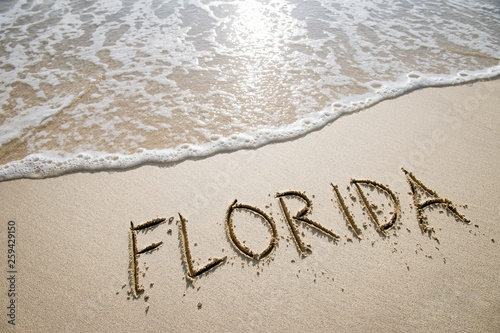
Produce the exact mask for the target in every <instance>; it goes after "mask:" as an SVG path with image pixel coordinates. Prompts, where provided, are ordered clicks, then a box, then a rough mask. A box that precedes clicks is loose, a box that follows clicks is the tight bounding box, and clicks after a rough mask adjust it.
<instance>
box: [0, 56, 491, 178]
mask: <svg viewBox="0 0 500 333" xmlns="http://www.w3.org/2000/svg"><path fill="white" fill-rule="evenodd" d="M497 67H498V66H494V67H491V68H489V69H488V70H487V72H486V73H482V74H481V75H479V74H478V75H479V77H478V78H476V79H473V80H471V81H463V82H460V83H456V82H455V83H442V82H440V81H438V82H430V81H432V80H433V78H432V77H430V78H428V77H423V78H422V77H420V76H418V75H417V77H418V79H417V80H414V82H413V83H411V82H410V81H408V82H407V83H406V84H407V87H404V86H403V85H401V83H399V85H398V84H397V83H395V88H394V87H391V86H388V87H387V92H386V93H385V96H378V97H372V98H369V99H368V100H365V101H360V102H353V103H354V104H353V103H348V104H342V103H335V104H339V105H342V107H341V109H342V110H331V108H327V109H324V110H322V111H321V112H317V113H314V114H311V115H310V116H309V117H306V118H303V119H301V120H299V121H296V122H294V123H293V124H289V125H286V126H285V127H283V128H280V129H265V128H264V129H261V130H255V131H254V132H250V133H243V134H241V133H240V134H235V135H232V137H238V139H239V140H243V139H246V141H247V144H243V146H241V147H236V148H234V147H233V145H235V143H234V142H231V140H230V139H229V138H228V137H223V138H219V139H222V141H223V143H220V142H210V143H208V144H207V143H205V144H204V145H201V146H200V145H192V144H188V143H186V144H183V145H181V146H178V147H176V148H169V149H167V150H161V149H154V150H145V151H144V152H141V153H134V154H131V155H123V154H121V153H101V152H97V153H95V152H91V153H88V152H83V153H78V154H74V155H72V156H68V157H64V158H61V157H59V156H56V155H57V154H50V153H49V154H48V155H46V154H39V153H32V154H29V155H27V156H26V157H24V158H23V159H21V160H15V161H10V162H8V163H6V164H3V165H0V167H1V168H0V182H2V181H10V180H15V179H46V178H53V177H59V176H64V175H66V174H71V173H81V172H91V173H92V172H113V171H127V170H131V169H134V168H138V167H141V166H147V165H152V166H159V167H171V166H175V165H176V164H178V163H182V162H184V161H186V160H200V159H205V158H211V157H212V156H215V155H217V154H226V153H233V152H236V151H239V150H249V149H250V150H254V149H259V148H262V147H264V146H267V145H270V144H280V143H284V142H287V141H294V140H299V139H301V138H302V137H304V136H307V135H309V134H310V133H313V132H317V131H321V130H322V129H323V128H324V127H326V126H330V125H331V124H333V123H334V122H335V121H337V120H338V119H339V118H342V117H344V116H349V115H351V114H353V113H358V112H365V111H367V110H368V109H371V108H373V107H375V106H376V105H378V104H380V103H383V102H384V101H389V100H393V99H396V98H400V97H402V96H405V95H407V94H411V93H413V92H415V91H419V90H422V89H428V88H446V87H455V86H461V85H471V84H474V83H476V82H489V81H495V80H498V79H500V75H499V74H496V75H494V76H491V73H489V72H495V68H497ZM497 72H498V71H497ZM488 73H489V74H488ZM410 75H411V73H410V74H409V77H410ZM419 80H422V81H423V82H425V83H426V85H425V86H421V85H422V82H421V81H419ZM456 80H458V81H460V80H465V79H464V78H462V77H460V75H458V77H457V78H455V81H456ZM445 81H446V80H445ZM446 82H447V81H446ZM408 85H409V87H408ZM401 91H402V92H401ZM360 105H361V107H360ZM337 109H338V107H337ZM308 118H310V119H309V120H306V119H308ZM320 118H321V119H320ZM311 120H313V125H312V126H313V128H312V129H305V128H304V127H303V125H300V124H303V123H308V122H309V121H311ZM314 121H315V122H319V124H314ZM301 126H302V127H301ZM273 131H278V133H279V135H283V133H285V136H290V135H291V134H290V133H291V132H298V133H299V134H293V135H292V136H291V137H287V138H284V139H276V138H272V139H271V138H269V132H273ZM273 135H276V133H274V134H273ZM217 136H218V135H217ZM250 138H251V139H250ZM249 140H250V141H257V142H256V143H253V144H250V143H248V142H249ZM7 144H8V143H7ZM220 144H223V145H224V146H225V148H220V147H219V148H217V145H220ZM236 146H238V144H236ZM181 147H185V148H184V149H183V150H182V149H181ZM10 149H12V148H10ZM193 149H194V150H195V152H194V153H193V151H192V150H193ZM8 151H9V149H7V153H8ZM199 151H202V152H203V153H202V154H201V155H195V156H193V154H200V153H199ZM171 155H174V157H172V156H171ZM178 155H181V157H178ZM138 156H141V157H138ZM103 163H104V164H103ZM60 165H63V166H62V167H61V166H60ZM9 169H10V170H9ZM8 173H11V175H9V176H7V174H8ZM12 173H14V174H13V175H12Z"/></svg>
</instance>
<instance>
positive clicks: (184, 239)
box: [129, 169, 470, 296]
mask: <svg viewBox="0 0 500 333" xmlns="http://www.w3.org/2000/svg"><path fill="white" fill-rule="evenodd" d="M402 170H403V173H404V174H405V176H406V179H407V181H408V184H409V186H410V190H411V194H412V196H413V204H414V207H415V210H416V216H417V221H418V224H419V226H420V229H421V230H422V232H423V233H428V234H429V236H431V234H432V233H433V232H434V229H433V228H432V227H430V226H429V223H428V220H427V217H426V215H425V214H424V211H425V210H426V209H427V208H429V207H432V206H436V205H439V206H441V207H444V208H445V209H446V210H448V211H449V212H450V213H452V214H453V215H454V216H455V217H456V218H457V220H459V221H462V222H464V223H467V224H469V223H470V221H469V220H467V219H466V218H465V217H464V216H463V215H461V214H460V213H459V212H458V211H457V209H456V208H455V206H454V204H453V203H452V202H451V201H450V200H448V199H443V198H441V197H439V196H438V194H437V193H436V192H434V191H433V190H431V189H429V188H428V187H426V186H425V185H424V184H423V183H422V182H421V181H420V180H418V179H417V178H416V177H415V176H414V175H413V174H412V173H411V172H408V171H406V170H405V169H402ZM351 185H353V186H354V187H355V188H356V192H357V194H358V196H359V198H360V200H359V201H358V202H359V204H362V205H363V208H364V209H365V211H366V212H367V213H368V216H369V218H370V219H371V221H372V222H373V224H374V225H375V227H376V230H377V231H378V232H379V233H380V234H381V235H382V236H387V235H388V232H389V230H391V229H392V228H393V227H394V226H395V224H396V223H397V221H398V219H399V217H400V215H401V207H400V204H399V199H398V197H397V195H396V194H395V193H394V192H392V191H391V190H390V189H389V187H388V186H385V185H382V184H379V183H377V182H375V181H372V180H355V179H352V180H351ZM331 186H332V188H333V192H334V196H335V198H336V201H337V203H338V206H339V208H340V210H341V212H342V214H343V216H344V218H345V220H346V223H347V225H348V227H349V228H350V229H351V230H352V232H353V234H354V235H355V236H356V237H357V238H359V239H362V238H363V233H362V231H361V229H360V228H359V227H358V225H357V223H356V221H355V219H354V217H353V215H352V214H351V212H350V211H349V208H348V207H347V205H346V203H345V201H344V199H343V198H342V195H341V193H340V190H339V189H338V187H337V186H336V185H334V184H331ZM367 188H371V189H372V190H373V189H374V190H377V191H378V192H379V193H382V194H383V195H385V196H386V197H387V198H388V199H389V200H390V202H391V205H392V206H393V208H394V209H393V210H394V211H393V212H391V216H390V217H388V218H387V219H386V223H382V222H383V221H381V219H380V217H378V216H377V215H378V214H377V212H376V211H374V208H375V205H374V204H372V203H371V202H370V201H369V199H368V198H367V194H366V192H365V191H366V189H367ZM286 197H294V198H296V199H298V200H299V201H301V202H303V204H304V207H303V208H302V209H301V210H300V211H298V212H297V213H296V214H291V213H290V210H289V208H288V207H287V204H286V202H285V200H284V198H286ZM276 198H277V199H278V201H279V204H280V207H281V210H282V212H283V217H284V220H285V222H286V224H287V225H288V228H289V231H290V233H291V235H292V238H293V240H294V242H295V245H296V247H297V251H298V252H299V254H300V256H306V255H307V253H308V252H310V248H309V246H308V245H306V244H304V242H303V240H302V239H301V235H300V233H299V232H298V230H297V224H299V223H303V224H305V225H307V226H310V227H312V228H314V229H315V230H317V231H318V232H319V233H322V234H324V235H326V236H327V237H329V238H331V239H332V240H333V241H336V240H338V239H339V236H337V235H336V234H335V233H334V232H333V231H331V230H329V229H327V228H325V227H323V226H322V225H321V224H319V223H318V222H315V221H313V220H311V219H310V218H308V214H309V213H310V212H311V210H312V201H311V200H310V199H309V198H308V197H307V196H306V195H305V194H304V193H302V192H298V191H288V192H283V193H278V194H276ZM241 211H247V212H248V213H250V214H253V215H255V216H256V217H258V218H260V219H262V220H263V221H264V222H265V224H266V225H267V227H268V229H269V232H270V234H271V237H270V240H269V243H268V245H267V247H266V248H265V249H264V250H262V251H261V252H258V251H256V250H254V249H251V248H249V247H248V246H246V245H245V244H244V243H245V242H244V241H241V240H240V239H239V238H238V237H237V236H236V234H235V232H234V223H233V220H234V218H235V214H237V213H238V212H241ZM173 219H174V218H173V217H171V218H170V219H169V223H171V222H172V220H173ZM166 221H167V220H166V219H165V218H156V219H153V220H151V221H148V222H146V223H143V224H140V225H137V226H135V225H134V224H133V223H132V222H130V267H129V269H130V280H131V285H132V290H133V293H134V295H135V296H138V295H140V294H141V293H142V292H143V291H144V289H143V287H142V286H141V284H140V283H139V267H138V266H139V265H138V258H139V256H140V255H141V254H145V253H149V252H151V251H153V250H155V249H158V248H159V247H160V246H161V245H162V244H163V242H158V243H152V244H150V245H148V246H146V247H145V248H143V249H140V250H139V249H138V245H137V234H138V232H139V231H146V230H150V229H153V228H155V227H157V226H158V225H160V224H162V223H165V222H166ZM186 222H187V220H186V219H185V218H184V217H183V216H182V215H181V214H180V213H179V223H178V225H179V237H180V240H181V243H182V255H183V259H184V260H183V261H184V265H185V268H186V274H187V278H188V279H189V280H190V281H192V280H194V279H195V278H197V277H199V276H200V275H202V274H204V273H206V272H208V271H209V270H211V269H213V268H215V267H217V266H219V265H221V264H223V263H224V262H225V261H226V258H227V257H223V258H217V259H211V261H210V262H209V263H208V264H206V265H205V266H203V267H201V268H198V269H196V268H195V267H194V266H193V259H192V257H191V250H190V246H189V239H188V234H187V228H186ZM225 226H226V231H227V234H228V238H229V239H230V243H231V244H232V245H233V246H234V248H235V249H236V251H237V252H239V253H240V254H241V255H243V256H245V257H247V258H249V259H251V260H256V261H259V260H263V259H265V258H266V257H268V256H269V255H270V254H271V253H272V252H273V250H274V249H275V248H276V246H277V244H278V232H277V228H276V224H275V222H274V221H273V219H272V218H271V217H270V216H269V215H268V214H266V213H265V212H264V211H263V210H261V209H259V208H257V207H254V206H251V205H248V204H242V203H239V202H238V201H237V200H234V201H233V203H232V204H230V205H229V207H228V209H227V213H226V219H225Z"/></svg>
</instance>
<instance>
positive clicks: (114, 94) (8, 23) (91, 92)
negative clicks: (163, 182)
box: [0, 0, 500, 179]
mask: <svg viewBox="0 0 500 333" xmlns="http://www.w3.org/2000/svg"><path fill="white" fill-rule="evenodd" d="M0 31H1V32H0V73H1V75H0V77H1V79H0V80H1V81H0V82H1V85H0V103H1V109H2V111H1V115H0V145H1V146H0V165H2V166H0V179H11V178H17V177H45V176H53V175H57V174H61V173H65V172H68V171H74V170H95V169H105V168H123V167H130V166H133V165H137V164H141V163H144V162H157V163H168V162H173V161H179V160H182V159H185V158H188V157H190V156H203V155H207V154H211V153H214V152H218V151H223V150H234V149H239V148H243V147H257V146H261V145H263V144H265V143H268V142H272V141H277V140H286V139H289V138H292V137H296V136H298V135H301V134H304V133H307V132H309V131H311V130H313V129H317V128H319V127H321V126H323V125H324V124H326V123H328V122H330V121H333V120H334V119H336V118H337V117H338V116H340V115H341V114H344V113H347V112H352V111H354V110H359V109H362V108H364V107H366V106H369V105H371V104H373V103H375V102H377V101H380V100H383V99H385V98H388V97H394V96H397V95H400V94H402V93H404V92H406V91H409V90H411V89H415V88H419V87H425V86H433V85H443V84H458V83H461V82H466V81H470V80H474V79H477V78H487V77H493V76H496V75H498V74H500V66H499V61H498V58H500V5H499V4H498V1H487V0H480V1H466V0H452V1H447V2H446V3H443V1H416V0H415V1H413V0H408V1H403V0H401V1H395V0H390V1H387V0H384V1H378V0H372V1H360V0H356V1H350V0H345V1H341V0H337V1H326V0H311V1H309V0H267V1H266V0H262V1H257V0H245V1H234V0H233V1H231V0H221V1H207V0H205V1H203V0H200V1H187V0H186V1H181V0H178V1H157V0H153V1H129V0H124V1H116V0H113V1H111V0H108V1H85V0H74V1H70V0H52V1H48V0H47V1H43V0H41V1H3V2H1V3H0Z"/></svg>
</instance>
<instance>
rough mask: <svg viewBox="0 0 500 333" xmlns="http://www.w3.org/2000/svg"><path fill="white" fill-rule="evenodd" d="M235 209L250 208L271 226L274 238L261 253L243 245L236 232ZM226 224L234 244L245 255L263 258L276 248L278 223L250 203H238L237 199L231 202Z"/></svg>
mask: <svg viewBox="0 0 500 333" xmlns="http://www.w3.org/2000/svg"><path fill="white" fill-rule="evenodd" d="M235 209H244V210H248V211H250V212H252V213H253V214H255V215H257V216H259V217H260V218H262V219H263V220H265V221H266V222H267V225H268V226H269V228H270V231H271V233H272V238H271V241H270V242H269V245H268V246H267V247H266V248H265V249H264V251H262V252H261V253H255V252H254V251H252V250H251V249H249V248H248V247H246V246H245V245H243V244H242V243H241V242H240V241H239V240H238V238H237V237H236V235H235V234H234V227H233V214H234V211H235ZM226 225H227V232H228V234H229V238H230V239H231V241H232V242H233V244H234V246H236V248H238V250H240V251H241V252H242V253H243V254H244V255H245V256H247V257H249V258H251V259H255V260H261V259H263V258H265V257H267V256H268V255H269V254H271V252H272V251H273V250H274V248H275V247H276V244H277V242H278V231H277V230H276V224H274V221H273V220H272V219H271V218H270V217H269V216H267V215H266V213H264V212H263V211H261V210H260V209H258V208H256V207H253V206H250V205H245V204H240V203H237V200H234V202H233V203H232V204H231V206H229V208H228V210H227V216H226Z"/></svg>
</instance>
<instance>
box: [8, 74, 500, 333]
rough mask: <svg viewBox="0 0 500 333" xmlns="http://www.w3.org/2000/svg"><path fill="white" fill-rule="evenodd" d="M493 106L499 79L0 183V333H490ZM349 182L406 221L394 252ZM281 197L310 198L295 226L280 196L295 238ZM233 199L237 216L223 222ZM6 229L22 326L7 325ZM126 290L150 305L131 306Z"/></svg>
mask: <svg viewBox="0 0 500 333" xmlns="http://www.w3.org/2000/svg"><path fill="white" fill-rule="evenodd" d="M499 105H500V80H493V81H487V82H476V83H474V84H469V85H462V86H456V87H444V88H426V89H422V90H418V91H414V92H412V93H409V94H406V95H404V96H402V97H399V98H396V99H393V100H388V101H384V102H382V103H379V104H378V105H376V106H374V107H371V108H370V109H367V110H364V111H361V112H358V113H355V114H352V115H348V116H344V117H342V118H340V119H338V120H337V121H335V122H333V123H332V124H330V125H329V126H326V127H325V128H323V129H321V130H319V131H316V132H313V133H310V134H309V135H306V136H304V137H301V138H299V139H297V140H293V141H288V142H282V143H277V144H271V145H267V146H265V147H262V148H259V149H256V150H243V151H237V152H232V153H223V154H218V155H215V156H210V157H208V158H202V159H198V160H188V161H184V162H182V163H178V164H176V165H172V166H154V165H150V166H142V167H138V168H135V169H132V170H126V171H110V172H95V173H90V172H84V173H74V174H69V175H65V176H60V177H55V178H50V179H43V180H29V179H20V180H14V181H7V182H2V183H0V207H1V210H0V220H1V226H0V251H1V252H2V253H3V254H2V258H3V259H2V261H1V264H0V268H1V270H2V276H3V278H2V279H1V281H2V282H1V283H0V288H1V290H2V295H3V296H2V298H1V300H2V301H1V305H2V307H1V308H2V309H3V310H2V312H3V314H2V316H1V318H2V319H1V321H0V330H1V331H2V332H3V331H18V332H89V331H93V332H124V331H131V332H147V331H150V332H158V331H163V332H167V331H168V332H193V331H208V332H243V331H245V332H262V331H276V332H288V331H301V330H304V331H311V332H312V331H314V332H326V331H330V332H333V331H335V332H367V331H386V332H410V331H414V332H416V331H419V332H421V331H425V332H445V331H446V332H451V331H469V332H471V331H474V332H498V331H499V330H500V315H499V314H500V288H499V287H500V277H499V274H498V273H499V269H498V267H500V251H499V245H500V223H499V222H500V221H499V217H500V208H499V205H498V202H499V201H500V192H499V191H498V188H499V186H500V173H499V167H500V163H499V162H500V140H499V138H500V137H499V136H500V116H499V113H498V112H499ZM401 168H404V169H405V170H407V171H408V172H411V173H412V174H413V175H414V177H415V178H416V179H418V180H419V181H420V182H421V184H423V185H424V186H426V187H427V188H428V189H429V190H432V191H434V192H433V193H434V194H436V195H437V196H435V195H424V194H423V192H424V191H422V188H420V189H418V188H417V187H416V188H415V190H416V191H417V194H420V196H417V202H416V203H415V202H414V199H413V196H412V194H411V188H410V185H409V183H408V181H407V176H406V175H405V173H404V172H403V171H402V170H401ZM351 179H356V180H370V181H373V182H376V183H377V184H380V185H385V186H386V187H387V188H388V189H390V191H392V192H393V193H394V194H395V196H396V198H397V200H398V205H399V210H400V216H399V217H398V218H397V220H396V221H395V223H394V226H393V227H392V228H390V229H388V230H386V231H385V233H386V234H387V236H384V235H383V234H382V232H381V230H380V229H379V231H377V230H376V225H375V224H374V223H373V221H372V220H371V218H370V212H369V210H368V209H366V208H363V207H364V200H363V199H362V198H361V197H360V195H359V193H358V190H357V186H356V185H355V184H351V183H350V182H351ZM332 185H335V186H337V187H338V192H339V193H340V195H341V197H342V200H343V202H344V206H345V207H346V209H347V210H348V213H349V214H350V216H351V218H352V220H353V221H354V223H355V224H356V227H357V228H358V229H359V230H358V231H359V232H360V233H359V234H358V233H357V232H356V230H355V229H354V228H353V227H352V226H351V223H350V222H349V221H348V220H347V219H346V217H345V216H346V214H345V213H344V212H343V211H342V210H341V206H342V205H341V204H340V202H339V200H338V198H337V195H336V193H335V191H334V188H333V187H332ZM359 186H360V187H361V188H362V191H363V193H364V194H365V199H366V200H367V201H368V202H369V203H370V204H373V205H376V207H374V206H373V207H372V206H370V207H371V209H372V214H375V215H376V216H377V218H378V220H379V224H380V225H384V224H387V223H390V222H391V218H392V216H393V214H394V212H395V211H396V209H395V208H396V207H395V205H396V204H395V203H394V202H393V200H392V198H391V196H390V195H389V194H387V193H385V192H383V191H378V190H377V189H375V188H374V187H370V186H369V185H367V184H366V183H365V184H363V183H361V184H359ZM287 191H296V192H300V193H301V194H302V195H303V196H305V198H307V199H308V200H310V202H309V204H310V207H309V208H307V209H305V210H304V209H303V208H304V207H306V206H307V202H306V200H305V199H303V198H301V197H299V196H298V195H296V196H293V195H288V196H284V197H281V199H282V201H283V202H284V204H285V206H286V207H287V210H288V213H289V217H290V220H291V224H292V228H291V227H290V226H289V224H288V222H287V219H286V218H285V214H284V210H283V209H282V207H281V203H280V198H277V197H276V196H277V194H279V193H283V192H287ZM436 197H439V198H441V199H447V200H449V201H446V202H445V203H446V204H445V205H443V204H441V205H430V206H428V207H423V208H422V209H421V214H422V216H423V217H424V218H425V221H424V222H425V225H426V227H428V228H432V229H433V230H434V232H430V233H424V232H422V228H421V226H420V225H419V222H418V219H417V213H416V211H417V210H416V207H417V206H416V204H417V205H422V206H425V205H423V204H424V203H425V202H427V201H428V200H431V199H433V198H434V199H435V198H436ZM234 200H237V203H238V204H241V205H246V206H245V207H247V206H248V207H247V209H244V208H235V207H233V208H234V209H233V211H232V212H230V211H229V208H230V207H231V205H232V204H233V202H234ZM446 205H448V206H446ZM451 206H453V207H454V208H456V210H457V212H458V213H460V214H462V215H463V217H464V218H466V220H470V223H466V222H467V221H466V220H464V219H461V218H459V217H457V216H455V215H454V214H453V213H452V212H451V211H450V209H449V207H451ZM419 207H421V206H419ZM253 208H256V209H257V210H252V209H253ZM300 211H302V213H300ZM179 214H181V215H182V217H183V219H184V220H185V221H184V224H185V231H186V235H182V234H181V231H180V230H181V228H180V220H181V218H180V216H179ZM228 215H230V217H231V222H230V224H231V226H232V228H233V230H232V233H231V234H232V235H233V236H232V237H233V238H235V239H236V241H234V240H231V239H230V237H229V236H228V232H227V230H226V228H227V226H226V225H227V216H228ZM294 217H295V219H294ZM156 218H165V219H166V220H165V221H164V222H162V223H159V224H157V225H155V226H153V227H152V228H144V229H142V230H132V231H131V224H130V222H131V221H132V222H133V224H134V226H135V227H137V226H139V225H141V224H144V223H146V222H147V221H151V220H153V219H156ZM301 218H302V220H300V219H301ZM268 219H269V220H271V221H272V223H274V226H275V228H276V233H275V235H277V236H273V232H272V231H273V229H272V227H271V224H270V223H269V220H268ZM10 220H11V221H15V227H16V231H15V239H16V243H15V254H16V264H15V270H16V273H15V283H14V287H15V294H16V295H15V297H13V298H14V299H15V326H14V325H11V324H9V323H8V320H10V319H9V317H8V316H7V314H8V312H9V311H10V310H8V309H7V306H9V304H10V303H9V300H10V299H11V298H9V297H8V296H7V292H8V289H9V288H10V282H9V281H8V280H7V277H9V275H8V273H7V271H8V270H9V268H8V267H7V251H8V243H7V237H8V229H7V227H8V221H10ZM299 220H300V221H299ZM307 221H313V222H315V223H316V224H318V225H320V226H322V227H323V228H324V229H327V230H330V231H331V233H332V234H334V235H336V236H338V239H337V240H336V239H335V237H333V236H332V235H329V234H327V233H326V232H323V231H318V229H316V228H315V227H314V226H313V225H312V224H310V223H308V222H307ZM293 230H295V232H296V235H295V236H294V234H293ZM131 233H133V234H134V237H131ZM184 236H187V239H188V242H187V243H188V246H189V249H188V250H189V252H190V257H191V258H192V263H191V266H192V267H191V268H192V269H190V268H189V265H186V263H185V260H186V257H187V256H186V251H185V246H184V245H187V244H186V242H185V241H184ZM132 238H135V244H136V248H137V251H136V252H135V253H137V252H140V251H141V250H143V249H144V248H146V247H148V246H150V245H155V246H153V247H154V249H153V250H152V251H149V252H146V253H142V254H140V255H136V257H137V274H134V273H133V272H132V273H131V272H130V270H131V269H132V270H133V267H134V266H135V264H131V262H132V260H131V252H132V257H133V256H134V254H133V253H134V248H133V246H131V244H132V242H131V239H132ZM296 239H299V240H300V241H301V242H303V244H302V245H303V246H304V251H301V249H300V247H299V246H298V244H299V242H297V241H296ZM236 243H239V245H241V246H243V247H244V248H246V249H248V250H250V252H249V253H250V256H255V257H259V258H261V259H260V260H255V259H252V258H249V256H248V253H247V255H246V254H245V253H244V252H245V251H241V250H240V249H239V248H238V246H237V244H236ZM156 245H157V246H156ZM269 249H270V251H268V250H269ZM217 260H220V262H218V261H217ZM209 263H215V266H214V267H213V268H212V269H211V270H208V271H206V272H202V274H199V275H196V272H198V273H199V271H200V269H202V268H203V267H204V266H205V265H207V264H209ZM193 272H194V273H193ZM191 273H192V274H191ZM134 276H136V277H137V283H138V286H139V289H144V292H142V293H140V294H139V295H137V297H134V291H135V286H134V281H133V280H134Z"/></svg>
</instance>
